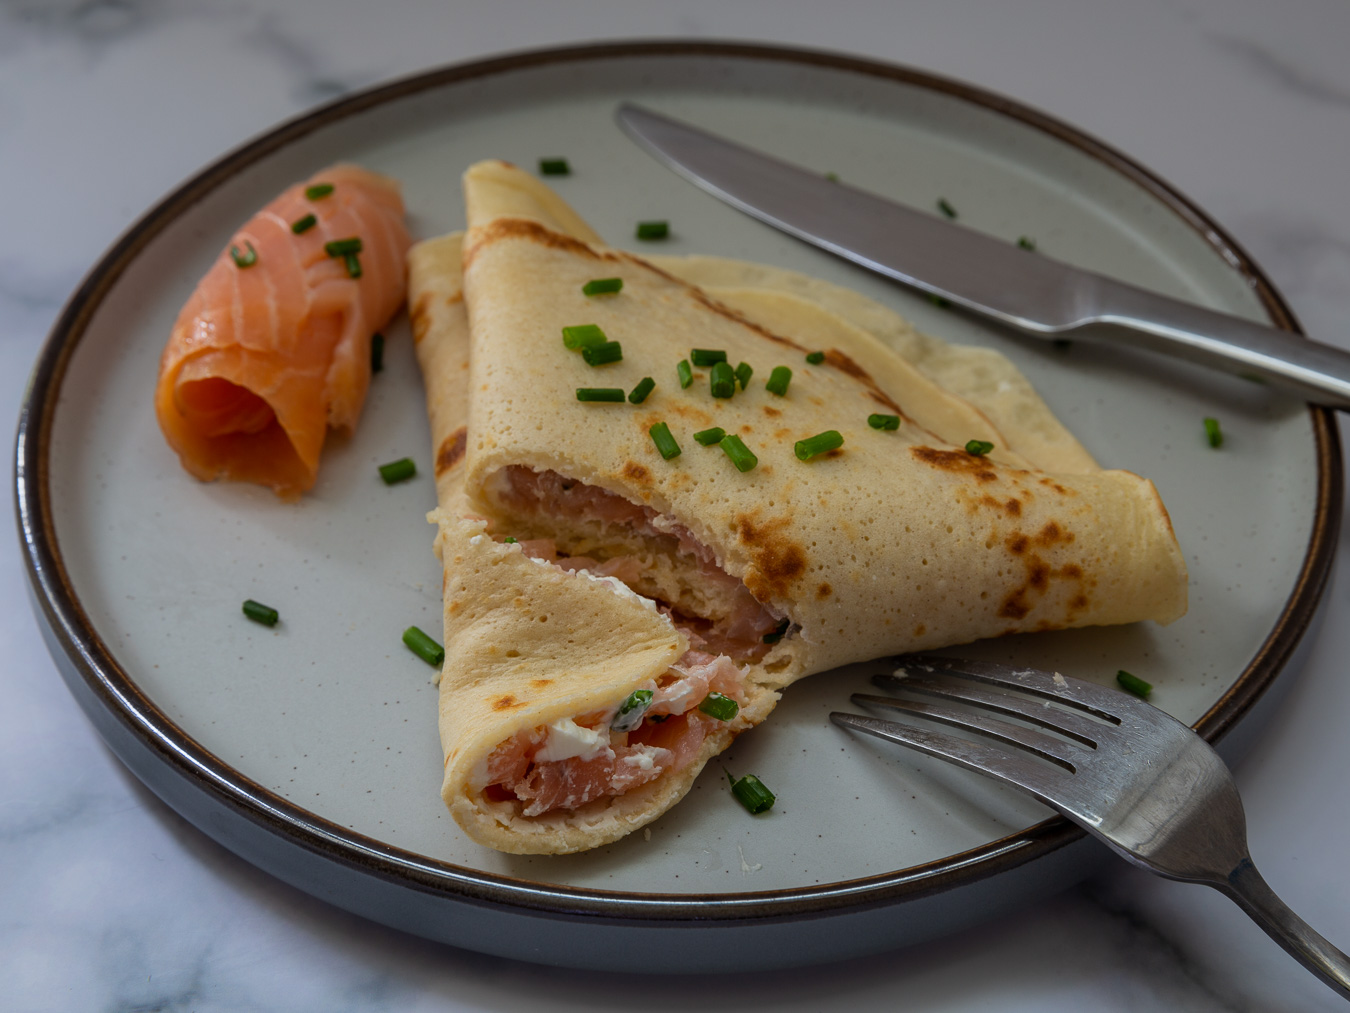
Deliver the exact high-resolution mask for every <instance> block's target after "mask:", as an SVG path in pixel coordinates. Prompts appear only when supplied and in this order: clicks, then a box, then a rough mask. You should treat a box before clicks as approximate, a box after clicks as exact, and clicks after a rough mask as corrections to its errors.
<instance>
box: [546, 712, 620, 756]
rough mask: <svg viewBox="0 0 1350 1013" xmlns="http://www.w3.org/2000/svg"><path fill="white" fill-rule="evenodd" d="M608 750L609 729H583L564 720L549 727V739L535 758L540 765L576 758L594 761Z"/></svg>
mask: <svg viewBox="0 0 1350 1013" xmlns="http://www.w3.org/2000/svg"><path fill="white" fill-rule="evenodd" d="M608 750H609V729H608V728H583V727H582V726H581V725H579V724H577V723H576V722H575V721H573V720H572V719H571V718H563V719H562V720H561V721H554V722H553V723H552V724H550V725H549V726H548V737H547V738H546V739H545V740H544V745H543V748H542V749H540V750H539V752H537V753H536V754H535V757H534V758H535V760H536V761H537V762H539V763H552V762H554V761H557V760H570V759H572V757H574V756H575V757H580V758H581V759H583V760H593V759H595V758H596V757H597V756H599V755H600V754H602V753H604V752H607V751H608Z"/></svg>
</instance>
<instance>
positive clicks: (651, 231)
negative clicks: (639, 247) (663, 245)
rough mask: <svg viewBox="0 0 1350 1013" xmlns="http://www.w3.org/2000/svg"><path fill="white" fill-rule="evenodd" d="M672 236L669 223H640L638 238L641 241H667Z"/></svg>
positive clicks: (638, 225)
mask: <svg viewBox="0 0 1350 1013" xmlns="http://www.w3.org/2000/svg"><path fill="white" fill-rule="evenodd" d="M668 235H670V223H669V222H638V224H637V237H638V238H639V239H665V238H666V237H667V236H668Z"/></svg>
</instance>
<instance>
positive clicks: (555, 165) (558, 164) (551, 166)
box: [539, 158, 572, 176]
mask: <svg viewBox="0 0 1350 1013" xmlns="http://www.w3.org/2000/svg"><path fill="white" fill-rule="evenodd" d="M539 175H541V176H570V175H572V167H571V166H570V165H568V164H567V159H565V158H541V159H539Z"/></svg>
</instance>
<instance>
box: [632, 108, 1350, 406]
mask: <svg viewBox="0 0 1350 1013" xmlns="http://www.w3.org/2000/svg"><path fill="white" fill-rule="evenodd" d="M616 118H617V120H618V123H619V126H620V127H622V128H623V129H624V130H625V131H626V132H627V133H628V134H629V136H630V137H632V138H633V139H634V140H636V141H637V142H638V143H639V144H641V145H642V146H643V147H645V148H646V149H647V150H648V151H649V152H650V153H651V154H652V155H654V156H655V157H656V158H657V160H659V161H661V162H662V163H664V164H665V165H667V166H668V167H669V168H671V169H673V170H674V171H676V172H677V173H679V174H680V175H681V176H683V177H684V178H685V179H687V180H689V181H690V182H691V183H694V184H695V185H697V186H699V187H701V188H702V189H704V190H706V191H707V192H708V193H710V194H712V195H713V196H714V197H717V198H719V199H720V200H723V201H725V202H727V203H728V204H730V205H731V206H732V207H735V208H738V209H739V210H741V211H744V212H745V213H746V214H749V215H752V216H753V217H755V218H758V219H759V220H760V221H763V222H766V223H767V224H769V225H772V226H773V227H774V228H777V229H780V230H782V231H784V232H786V233H788V234H789V235H792V236H796V237H797V238H798V239H802V240H804V241H806V242H808V243H813V244H814V245H816V246H819V247H820V248H822V249H824V250H828V251H829V252H831V253H834V254H836V255H838V256H840V257H843V258H845V259H847V260H851V261H853V262H854V263H856V264H860V265H862V266H863V267H866V268H868V269H869V270H872V271H876V272H877V273H879V274H883V275H885V276H886V277H888V278H893V279H895V280H896V281H899V282H902V283H904V284H906V285H909V286H911V287H913V288H917V289H919V290H920V291H922V292H926V293H928V294H929V295H933V296H937V297H939V298H942V299H946V300H948V301H950V302H951V303H953V304H955V305H957V306H960V307H963V308H965V309H967V310H970V311H971V312H973V313H977V314H979V315H981V316H985V317H989V318H991V319H993V320H996V321H998V322H999V323H1002V324H1005V325H1007V326H1009V327H1013V328H1016V329H1017V330H1020V331H1023V332H1025V333H1027V334H1031V335H1034V336H1037V337H1042V338H1047V339H1056V338H1063V337H1069V336H1072V337H1074V338H1079V339H1082V340H1087V341H1098V342H1104V343H1122V344H1125V345H1128V346H1131V347H1137V348H1145V349H1149V350H1151V351H1154V352H1159V353H1162V354H1166V355H1172V356H1176V357H1179V358H1183V359H1190V360H1192V361H1196V362H1201V363H1204V364H1206V365H1210V366H1220V367H1223V368H1226V369H1227V370H1228V371H1230V372H1236V373H1256V374H1258V375H1260V376H1262V377H1265V378H1266V379H1269V380H1270V381H1271V382H1272V383H1274V384H1278V385H1280V386H1283V387H1286V388H1289V389H1291V390H1294V391H1296V392H1297V393H1299V394H1300V395H1301V396H1303V397H1304V398H1306V399H1307V400H1309V401H1312V402H1314V403H1316V404H1322V405H1327V406H1329V407H1333V408H1339V409H1342V410H1345V409H1350V352H1347V351H1344V350H1342V349H1340V348H1337V347H1335V346H1332V345H1328V344H1323V343H1319V342H1315V341H1311V340H1308V339H1306V338H1304V337H1302V336H1301V335H1298V334H1295V333H1290V332H1288V331H1280V330H1276V329H1275V328H1273V327H1266V326H1263V325H1261V324H1256V323H1252V322H1251V321H1248V320H1243V319H1241V318H1239V317H1234V316H1230V315H1228V314H1226V313H1219V312H1216V311H1214V310H1208V309H1204V308H1202V307H1200V306H1195V305H1193V304H1191V303H1187V302H1183V301H1181V300H1178V299H1172V298H1169V297H1167V296H1162V295H1156V294H1154V293H1152V292H1149V291H1146V290H1145V289H1141V288H1136V287H1135V286H1133V285H1127V284H1125V283H1124V282H1120V281H1116V280H1115V279H1113V278H1108V277H1106V276H1105V275H1101V274H1096V273H1093V272H1090V271H1085V270H1081V269H1079V268H1075V267H1071V266H1069V265H1068V264H1064V263H1061V262H1059V261H1056V260H1054V259H1052V258H1050V257H1048V256H1046V255H1045V254H1044V253H1041V252H1039V251H1037V252H1033V251H1030V250H1027V249H1023V248H1020V247H1019V246H1018V245H1017V244H1016V242H1015V241H1007V240H1002V239H996V238H994V237H992V236H987V235H984V234H982V233H979V232H976V231H975V230H973V229H970V228H967V227H966V226H963V225H959V224H956V223H955V222H949V221H945V220H943V219H942V218H940V217H938V216H937V215H934V214H930V213H927V212H923V211H917V210H915V209H913V208H908V207H905V206H903V205H901V204H897V203H895V202H893V201H890V200H887V199H886V198H884V197H879V196H877V195H875V194H871V193H868V192H866V191H864V190H859V189H857V188H856V187H853V186H850V185H848V184H847V183H843V182H840V181H838V180H829V179H826V178H825V177H824V176H822V175H821V174H820V173H819V172H817V171H815V170H812V169H804V168H801V167H798V166H795V165H792V164H790V163H788V162H784V161H781V160H779V159H776V158H773V157H771V156H769V155H766V154H762V153H760V152H758V151H754V150H752V149H750V148H746V147H743V146H742V145H739V144H735V143H733V142H731V141H728V140H724V139H722V138H720V137H717V136H715V135H713V134H710V133H707V132H706V131H703V130H700V129H698V128H696V127H693V126H690V125H688V124H685V123H681V122H679V121H677V120H673V119H670V118H668V117H665V116H661V115H658V114H656V113H654V112H651V111H649V110H646V109H643V108H641V107H639V106H636V105H633V104H631V103H623V104H621V105H620V106H619V107H618V110H617V112H616Z"/></svg>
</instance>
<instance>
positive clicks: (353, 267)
mask: <svg viewBox="0 0 1350 1013" xmlns="http://www.w3.org/2000/svg"><path fill="white" fill-rule="evenodd" d="M342 263H343V266H345V267H346V268H347V277H348V278H359V277H361V258H360V257H358V256H357V255H356V254H355V253H348V254H346V255H345V256H344V257H343V258H342Z"/></svg>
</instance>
